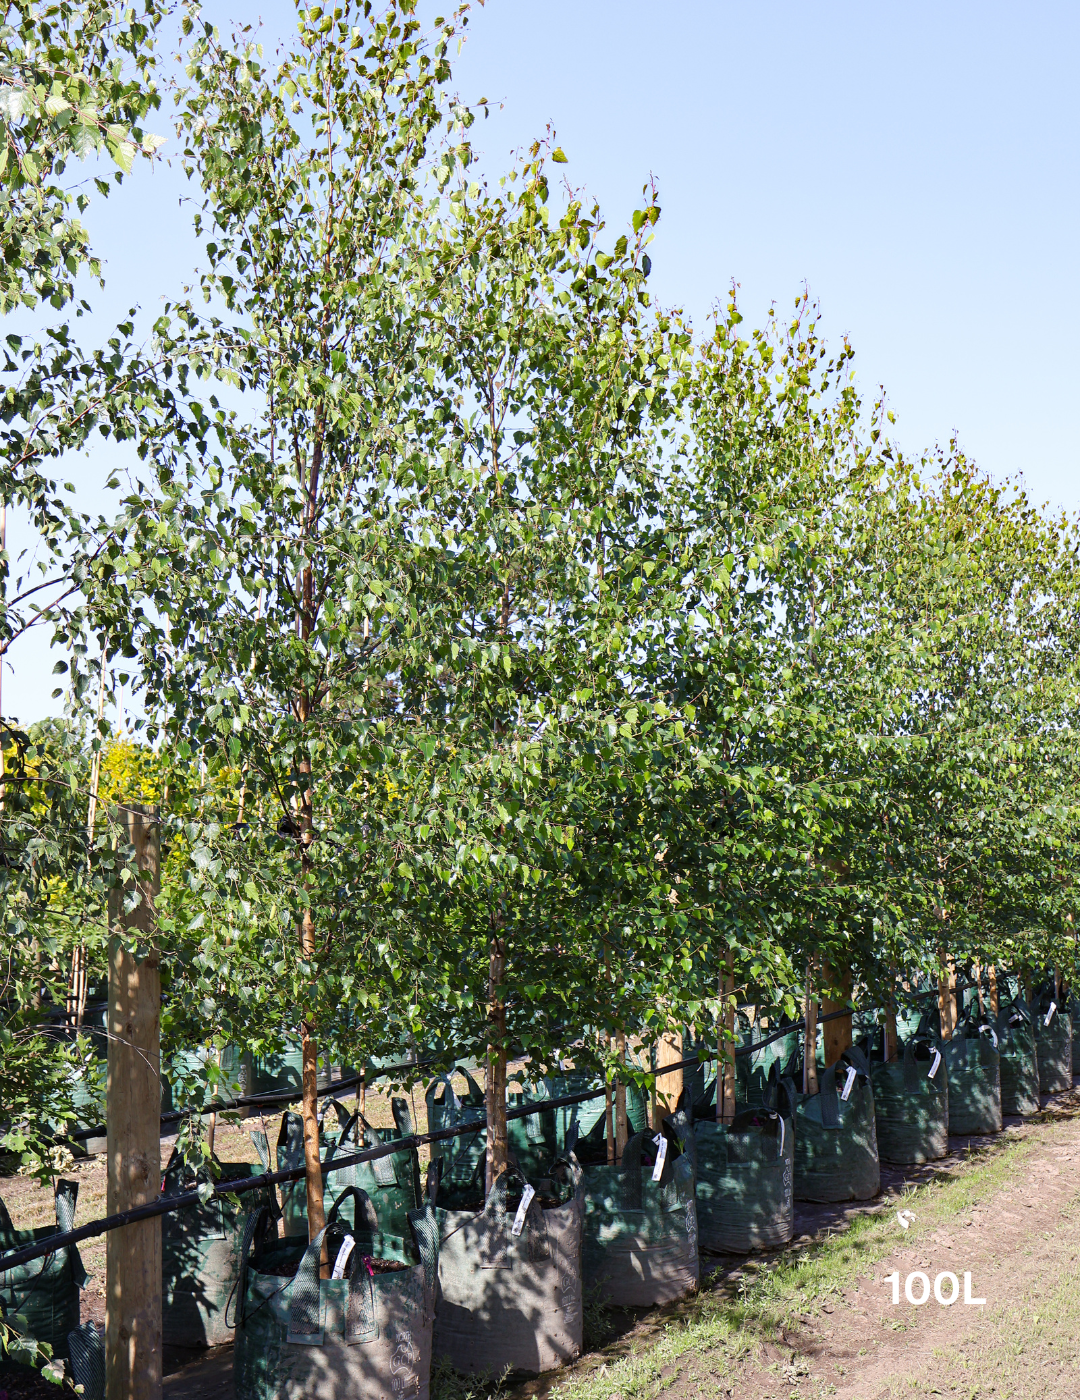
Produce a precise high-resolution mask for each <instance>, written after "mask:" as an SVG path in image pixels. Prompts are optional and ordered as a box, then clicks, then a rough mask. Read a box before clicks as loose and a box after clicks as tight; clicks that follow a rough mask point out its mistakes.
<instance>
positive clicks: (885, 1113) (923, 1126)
mask: <svg viewBox="0 0 1080 1400" xmlns="http://www.w3.org/2000/svg"><path fill="white" fill-rule="evenodd" d="M931 1071H933V1072H932V1073H931ZM870 1081H871V1084H872V1085H873V1090H874V1118H875V1131H876V1132H877V1144H878V1156H879V1157H880V1158H881V1160H882V1161H884V1162H898V1163H905V1164H912V1163H916V1162H936V1161H937V1160H938V1158H940V1157H944V1156H945V1154H946V1153H947V1152H948V1150H949V1072H948V1069H947V1068H946V1065H945V1058H944V1056H943V1055H941V1054H940V1053H939V1052H938V1051H937V1050H936V1049H935V1048H934V1046H933V1044H931V1042H930V1041H927V1040H918V1041H910V1040H909V1041H908V1042H907V1044H906V1045H905V1046H904V1047H903V1055H902V1057H901V1058H900V1059H899V1060H893V1061H891V1062H890V1063H888V1064H880V1063H879V1064H875V1065H873V1066H872V1067H871V1071H870Z"/></svg>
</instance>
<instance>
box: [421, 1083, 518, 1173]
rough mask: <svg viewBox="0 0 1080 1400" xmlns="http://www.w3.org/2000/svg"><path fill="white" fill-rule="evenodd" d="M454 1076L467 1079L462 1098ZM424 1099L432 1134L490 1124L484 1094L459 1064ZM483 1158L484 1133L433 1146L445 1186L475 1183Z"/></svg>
mask: <svg viewBox="0 0 1080 1400" xmlns="http://www.w3.org/2000/svg"><path fill="white" fill-rule="evenodd" d="M454 1074H460V1075H463V1076H464V1079H465V1083H466V1086H467V1087H466V1091H465V1093H464V1094H463V1095H462V1094H458V1092H457V1091H456V1090H455V1088H454V1086H453V1083H452V1082H451V1077H452V1075H454ZM440 1089H441V1090H442V1093H440V1092H439V1090H440ZM425 1098H426V1100H427V1118H428V1132H429V1133H436V1132H439V1131H440V1130H442V1129H443V1128H461V1127H464V1126H465V1125H466V1124H468V1123H478V1124H480V1125H481V1127H482V1126H483V1125H484V1124H485V1123H486V1122H487V1107H486V1099H485V1097H484V1091H483V1089H481V1088H480V1085H479V1084H477V1082H476V1080H475V1079H474V1078H473V1077H472V1075H471V1074H470V1073H469V1071H468V1070H467V1069H464V1068H462V1066H460V1065H458V1066H457V1067H456V1068H455V1069H454V1070H451V1072H450V1073H449V1074H440V1075H437V1076H436V1078H434V1079H433V1080H432V1081H431V1083H430V1084H429V1085H428V1087H427V1093H426V1095H425ZM509 1126H510V1125H509V1124H507V1127H508V1128H509ZM483 1158H484V1137H483V1134H481V1133H462V1134H461V1136H460V1137H456V1138H450V1139H448V1140H447V1141H446V1142H433V1143H432V1144H431V1160H432V1161H433V1162H441V1163H442V1168H441V1180H442V1182H443V1183H445V1184H446V1185H449V1184H450V1183H451V1182H456V1181H460V1182H462V1183H464V1182H468V1181H473V1180H475V1179H476V1174H477V1164H478V1163H479V1162H482V1161H483Z"/></svg>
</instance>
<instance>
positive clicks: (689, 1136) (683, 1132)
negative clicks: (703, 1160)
mask: <svg viewBox="0 0 1080 1400" xmlns="http://www.w3.org/2000/svg"><path fill="white" fill-rule="evenodd" d="M664 1127H665V1128H667V1129H668V1130H669V1131H670V1133H671V1135H672V1137H674V1138H675V1140H676V1142H677V1143H678V1144H679V1151H680V1152H682V1154H683V1155H684V1156H685V1157H688V1158H689V1160H690V1165H691V1167H693V1169H694V1180H695V1181H696V1180H697V1138H696V1137H695V1136H694V1129H693V1126H692V1124H691V1122H690V1115H689V1114H688V1113H687V1112H686V1110H685V1109H684V1108H677V1109H676V1110H675V1112H674V1113H671V1114H669V1115H668V1116H667V1117H666V1118H665V1119H664ZM669 1157H670V1154H669ZM667 1165H668V1163H667V1162H665V1163H664V1166H665V1168H666V1167H667Z"/></svg>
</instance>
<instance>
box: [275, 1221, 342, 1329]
mask: <svg viewBox="0 0 1080 1400" xmlns="http://www.w3.org/2000/svg"><path fill="white" fill-rule="evenodd" d="M325 1234H326V1227H325V1226H323V1228H322V1229H321V1230H320V1231H319V1233H318V1234H317V1235H316V1236H315V1238H314V1239H313V1240H312V1241H311V1243H310V1244H309V1245H308V1247H307V1249H305V1250H304V1257H303V1259H301V1260H300V1267H299V1268H298V1269H297V1271H296V1275H295V1277H294V1278H293V1281H292V1302H291V1304H290V1307H289V1330H288V1334H287V1335H286V1338H285V1340H286V1341H287V1342H288V1343H290V1344H291V1345H293V1346H308V1347H321V1346H322V1344H323V1340H324V1333H323V1315H322V1313H323V1307H322V1303H323V1297H322V1289H321V1288H320V1287H319V1256H320V1255H321V1253H322V1244H323V1236H324V1235H325ZM349 1302H350V1308H349V1312H350V1315H351V1313H352V1307H351V1303H352V1296H351V1290H350V1297H349Z"/></svg>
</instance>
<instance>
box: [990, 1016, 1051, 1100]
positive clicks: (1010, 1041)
mask: <svg viewBox="0 0 1080 1400" xmlns="http://www.w3.org/2000/svg"><path fill="white" fill-rule="evenodd" d="M994 1026H995V1029H996V1031H997V1037H998V1060H999V1070H1000V1074H1001V1111H1002V1113H1003V1114H1005V1113H1010V1114H1019V1116H1020V1117H1021V1118H1028V1117H1030V1116H1031V1114H1033V1113H1038V1111H1039V1108H1040V1102H1039V1059H1038V1053H1037V1051H1036V1048H1035V1026H1034V1024H1033V1021H1032V1017H1031V1012H1030V1009H1029V1008H1028V1007H1027V1005H1026V1004H1025V1003H1024V1002H1022V1001H1013V1002H1010V1003H1009V1004H1008V1005H1005V1006H1003V1007H1002V1008H1001V1011H1000V1012H999V1014H998V1018H997V1020H996V1021H995V1022H994Z"/></svg>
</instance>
